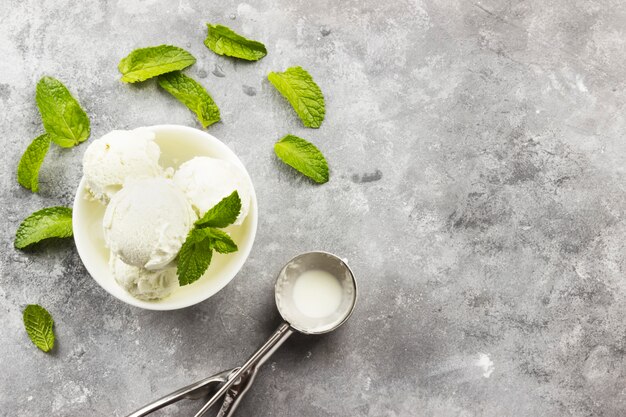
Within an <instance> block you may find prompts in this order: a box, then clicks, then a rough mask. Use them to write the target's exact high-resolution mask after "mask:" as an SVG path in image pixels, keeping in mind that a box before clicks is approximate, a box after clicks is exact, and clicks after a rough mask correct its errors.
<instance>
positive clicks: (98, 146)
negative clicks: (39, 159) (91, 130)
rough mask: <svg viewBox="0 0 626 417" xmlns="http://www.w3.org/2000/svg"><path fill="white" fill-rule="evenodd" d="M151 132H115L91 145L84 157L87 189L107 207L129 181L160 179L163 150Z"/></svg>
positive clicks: (136, 130) (141, 130) (142, 130)
mask: <svg viewBox="0 0 626 417" xmlns="http://www.w3.org/2000/svg"><path fill="white" fill-rule="evenodd" d="M154 137H155V135H154V132H151V131H149V130H147V129H142V128H139V129H135V130H114V131H112V132H110V133H107V134H106V135H104V136H102V137H101V138H100V139H97V140H95V141H93V142H92V143H91V145H89V147H88V148H87V150H86V151H85V155H84V156H83V173H84V175H85V181H86V185H87V190H88V191H89V192H90V194H91V195H92V196H93V198H94V199H96V200H98V201H100V202H102V203H103V204H106V203H108V201H109V200H110V199H111V197H113V195H114V194H115V193H116V192H118V191H119V190H120V189H121V188H122V186H123V185H124V184H125V183H126V181H127V180H128V179H137V178H144V177H157V176H160V175H162V174H163V169H162V168H161V166H160V165H159V156H160V155H161V150H160V149H159V145H157V144H156V143H155V142H154Z"/></svg>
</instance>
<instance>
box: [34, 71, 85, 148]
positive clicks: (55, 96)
mask: <svg viewBox="0 0 626 417" xmlns="http://www.w3.org/2000/svg"><path fill="white" fill-rule="evenodd" d="M35 99H36V101H37V107H38V108H39V113H40V114H41V120H42V121H43V127H44V128H45V129H46V132H47V133H48V134H49V135H50V139H51V140H52V141H53V142H54V143H56V144H57V145H59V146H61V147H63V148H71V147H73V146H76V145H78V144H79V143H81V142H84V141H85V140H87V138H88V137H89V135H90V133H91V127H90V125H89V117H87V114H86V113H85V111H84V110H83V109H82V108H81V107H80V104H78V101H76V99H75V98H74V97H72V95H71V94H70V92H69V91H68V89H67V88H66V87H65V86H64V85H63V84H62V83H61V82H60V81H59V80H57V79H55V78H52V77H43V78H42V79H41V80H39V82H38V83H37V94H36V96H35Z"/></svg>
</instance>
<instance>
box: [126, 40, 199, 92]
mask: <svg viewBox="0 0 626 417" xmlns="http://www.w3.org/2000/svg"><path fill="white" fill-rule="evenodd" d="M195 62H196V58H194V57H193V55H191V54H190V53H189V52H187V51H185V50H184V49H182V48H179V47H177V46H172V45H159V46H151V47H148V48H140V49H135V50H134V51H133V52H131V53H130V54H129V55H128V56H127V57H126V58H123V59H122V60H121V61H120V63H119V65H118V66H117V68H118V69H119V71H120V72H121V73H122V81H124V82H125V83H136V82H139V81H144V80H147V79H149V78H152V77H156V76H157V75H161V74H165V73H168V72H172V71H177V70H182V69H183V68H187V67H188V66H190V65H192V64H193V63H195Z"/></svg>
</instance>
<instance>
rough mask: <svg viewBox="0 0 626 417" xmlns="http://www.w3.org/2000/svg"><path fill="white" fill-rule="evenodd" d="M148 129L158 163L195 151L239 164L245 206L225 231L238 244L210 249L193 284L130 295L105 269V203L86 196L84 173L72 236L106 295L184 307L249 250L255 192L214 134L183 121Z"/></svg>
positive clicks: (176, 161) (222, 281)
mask: <svg viewBox="0 0 626 417" xmlns="http://www.w3.org/2000/svg"><path fill="white" fill-rule="evenodd" d="M148 129H150V130H152V131H153V132H154V133H156V140H155V141H156V143H157V144H158V145H159V146H160V147H161V159H160V162H161V165H162V166H163V167H170V166H171V167H174V168H178V166H179V165H180V164H182V163H183V162H185V161H187V160H189V159H191V158H193V157H195V156H211V157H214V158H220V159H225V160H227V161H230V162H232V163H234V164H235V165H236V166H238V167H239V168H241V171H242V172H243V173H244V174H245V176H246V178H247V179H248V181H249V184H250V190H251V193H250V199H251V201H250V211H249V213H248V216H247V217H246V219H245V221H244V222H243V224H242V225H240V226H230V227H229V228H228V229H227V231H228V232H229V233H230V234H231V236H232V238H233V240H234V241H235V243H237V246H238V247H239V250H238V251H237V252H235V253H231V254H227V255H222V254H218V253H213V259H212V261H211V265H210V266H209V269H208V270H207V272H206V273H205V274H204V275H203V276H202V278H200V279H199V280H198V281H196V282H194V283H193V284H190V285H186V286H183V287H180V288H178V289H177V290H176V291H175V292H174V293H173V294H172V295H170V296H169V297H166V298H165V299H163V300H158V301H143V300H139V299H137V298H135V297H133V296H132V295H130V294H129V293H128V292H126V290H125V289H124V288H122V287H121V286H120V285H119V284H118V283H117V282H115V279H114V278H113V276H112V274H111V271H110V270H109V251H108V249H107V248H106V247H105V245H104V237H103V233H102V216H103V215H104V210H105V207H104V206H103V205H102V204H100V203H98V202H95V201H90V200H88V199H87V198H86V197H87V191H86V189H85V179H84V178H82V179H81V181H80V184H79V185H78V190H76V197H75V198H74V212H73V215H72V221H73V228H74V241H75V242H76V248H77V250H78V254H79V255H80V258H81V260H82V261H83V263H84V264H85V267H86V268H87V271H89V274H91V276H92V277H93V278H94V279H95V280H96V282H97V283H98V284H100V286H101V287H102V288H104V289H105V290H106V291H108V292H109V293H110V294H111V295H113V296H114V297H116V298H118V299H119V300H122V301H124V302H125V303H128V304H130V305H133V306H136V307H141V308H145V309H148V310H175V309H179V308H184V307H189V306H192V305H194V304H197V303H199V302H201V301H204V300H206V299H207V298H209V297H211V296H212V295H213V294H215V293H217V292H218V291H219V290H221V289H222V288H224V287H225V286H226V284H228V283H229V282H230V281H231V280H232V279H233V278H234V277H235V275H237V273H238V272H239V270H240V269H241V267H242V266H243V264H244V262H245V261H246V259H247V258H248V255H249V254H250V250H251V249H252V244H253V243H254V237H255V235H256V228H257V221H258V209H257V200H256V194H255V192H254V187H253V185H252V181H251V180H250V176H249V175H248V172H247V171H246V168H245V167H244V166H243V164H242V163H241V161H240V160H239V158H238V157H237V155H235V154H234V153H233V151H231V150H230V148H228V146H226V145H224V144H223V143H222V142H221V141H220V140H218V139H217V138H215V137H214V136H211V135H209V134H208V133H206V132H204V131H201V130H198V129H194V128H191V127H187V126H179V125H158V126H151V127H148Z"/></svg>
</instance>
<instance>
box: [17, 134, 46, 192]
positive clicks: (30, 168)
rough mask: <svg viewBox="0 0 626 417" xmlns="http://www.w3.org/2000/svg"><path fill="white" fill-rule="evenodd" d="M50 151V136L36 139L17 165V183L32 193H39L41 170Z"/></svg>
mask: <svg viewBox="0 0 626 417" xmlns="http://www.w3.org/2000/svg"><path fill="white" fill-rule="evenodd" d="M48 149H50V135H48V134H43V135H41V136H38V137H36V138H35V139H34V140H33V141H32V142H31V143H30V145H28V147H27V148H26V151H25V152H24V154H23V155H22V158H21V159H20V163H19V164H18V165H17V182H18V183H19V184H20V185H21V186H22V187H24V188H28V189H29V190H31V191H32V192H34V193H36V192H37V191H39V168H40V167H41V164H42V163H43V160H44V158H45V157H46V154H47V153H48Z"/></svg>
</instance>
